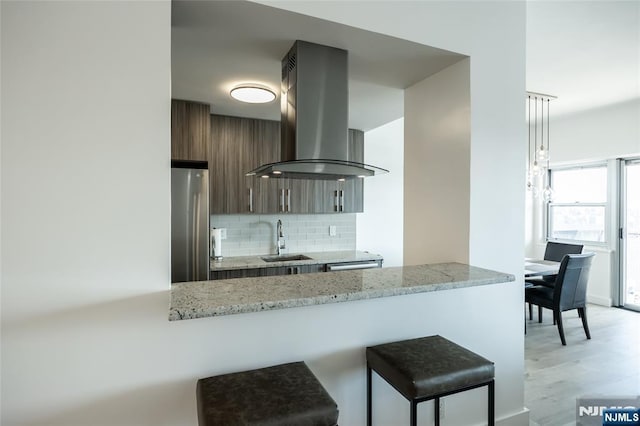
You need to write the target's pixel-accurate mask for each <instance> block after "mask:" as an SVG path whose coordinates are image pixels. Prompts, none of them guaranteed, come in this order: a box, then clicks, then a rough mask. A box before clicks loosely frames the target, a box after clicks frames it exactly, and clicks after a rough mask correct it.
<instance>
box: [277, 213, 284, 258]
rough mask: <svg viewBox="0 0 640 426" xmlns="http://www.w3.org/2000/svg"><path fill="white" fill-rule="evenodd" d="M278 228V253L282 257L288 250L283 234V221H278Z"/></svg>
mask: <svg viewBox="0 0 640 426" xmlns="http://www.w3.org/2000/svg"><path fill="white" fill-rule="evenodd" d="M276 228H277V229H276V253H277V254H278V256H280V255H281V254H282V250H284V249H285V248H286V246H285V244H284V233H283V232H282V221H281V220H280V219H278V224H277V226H276Z"/></svg>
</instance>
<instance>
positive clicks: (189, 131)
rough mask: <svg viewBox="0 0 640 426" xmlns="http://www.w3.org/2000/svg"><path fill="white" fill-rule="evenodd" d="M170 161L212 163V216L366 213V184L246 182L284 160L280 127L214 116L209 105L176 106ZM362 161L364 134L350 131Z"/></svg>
mask: <svg viewBox="0 0 640 426" xmlns="http://www.w3.org/2000/svg"><path fill="white" fill-rule="evenodd" d="M205 122H206V123H208V125H204V124H203V123H205ZM171 158H172V159H180V160H207V161H208V162H209V179H210V186H209V188H210V196H209V200H210V212H211V214H242V213H262V214H277V213H292V214H306V213H355V212H362V211H363V181H362V179H353V180H348V181H346V182H336V181H320V180H302V179H286V178H285V179H266V178H260V177H250V176H246V173H247V172H248V171H250V170H253V169H254V168H256V167H258V166H259V165H262V164H265V163H273V162H277V161H279V160H280V122H278V121H270V120H259V119H252V118H243V117H230V116H222V115H210V114H209V106H208V105H205V104H200V103H196V102H188V101H180V100H172V103H171ZM363 159H364V133H363V132H361V131H359V130H352V129H349V160H350V161H358V162H362V161H363Z"/></svg>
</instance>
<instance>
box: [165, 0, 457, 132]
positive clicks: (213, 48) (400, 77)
mask: <svg viewBox="0 0 640 426" xmlns="http://www.w3.org/2000/svg"><path fill="white" fill-rule="evenodd" d="M295 40H305V41H310V42H313V43H318V44H324V45H328V46H333V47H338V48H341V49H346V50H348V51H349V111H350V113H349V127H350V128H354V129H360V130H364V131H366V130H370V129H373V128H376V127H378V126H380V125H382V124H386V123H388V122H390V121H393V120H395V119H398V118H400V117H402V116H404V89H405V88H407V87H409V86H411V85H413V84H415V83H417V82H419V81H421V80H423V79H425V78H426V77H428V76H430V75H433V74H435V73H437V72H438V71H440V70H442V69H444V68H446V67H448V66H450V65H452V64H454V63H456V62H458V61H459V60H461V59H463V58H465V56H463V55H460V54H457V53H453V52H449V51H446V50H442V49H437V48H434V47H430V46H426V45H422V44H419V43H414V42H411V41H407V40H402V39H399V38H395V37H390V36H386V35H382V34H379V33H373V32H370V31H365V30H361V29H358V28H354V27H349V26H346V25H342V24H338V23H335V22H330V21H325V20H322V19H317V18H313V17H309V16H306V15H301V14H297V13H292V12H288V11H284V10H281V9H276V8H273V7H269V6H264V5H260V4H255V3H250V2H245V1H173V3H172V31H171V61H172V66H171V68H172V70H171V72H172V77H171V80H172V81H171V84H172V88H171V90H172V95H171V96H172V98H175V99H188V100H194V101H200V102H205V103H208V104H210V105H211V112H212V113H215V114H222V115H232V116H241V117H250V118H260V119H268V120H278V121H279V120H280V99H279V96H278V98H277V99H276V100H275V101H274V102H271V103H269V104H263V105H255V104H252V105H243V104H241V103H239V102H237V101H235V100H233V99H232V98H231V96H230V95H229V91H230V90H231V88H232V87H233V86H235V85H237V84H240V83H244V82H258V83H262V84H265V85H267V86H269V87H271V88H272V89H274V90H275V91H276V93H278V95H279V92H280V76H281V70H280V66H281V65H280V62H281V59H282V57H283V56H284V55H285V54H286V53H287V52H288V50H289V49H290V48H291V46H292V45H293V43H294V41H295Z"/></svg>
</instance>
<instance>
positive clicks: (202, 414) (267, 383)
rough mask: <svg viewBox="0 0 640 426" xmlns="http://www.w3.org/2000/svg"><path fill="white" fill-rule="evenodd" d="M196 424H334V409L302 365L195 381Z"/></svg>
mask: <svg viewBox="0 0 640 426" xmlns="http://www.w3.org/2000/svg"><path fill="white" fill-rule="evenodd" d="M196 394H197V399H198V424H199V425H200V426H214V425H215V426H245V425H247V426H248V425H251V426H258V425H262V426H280V425H282V426H284V425H288V426H294V425H295V426H335V425H337V422H338V406H337V405H336V403H335V401H334V400H333V399H332V398H331V396H329V394H328V393H327V391H326V390H325V389H324V387H323V386H322V384H321V383H320V382H319V381H318V379H317V378H316V376H314V375H313V373H312V372H311V370H309V367H307V365H306V364H305V363H304V362H293V363H289V364H281V365H276V366H273V367H267V368H261V369H258V370H249V371H243V372H240V373H231V374H224V375H221V376H213V377H207V378H206V379H200V380H198V385H197V388H196Z"/></svg>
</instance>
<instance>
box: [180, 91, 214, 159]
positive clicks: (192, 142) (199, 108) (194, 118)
mask: <svg viewBox="0 0 640 426" xmlns="http://www.w3.org/2000/svg"><path fill="white" fill-rule="evenodd" d="M209 139H210V124H209V105H207V104H201V103H198V102H190V101H181V100H177V99H172V100H171V159H173V160H199V161H207V160H208V159H209Z"/></svg>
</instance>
